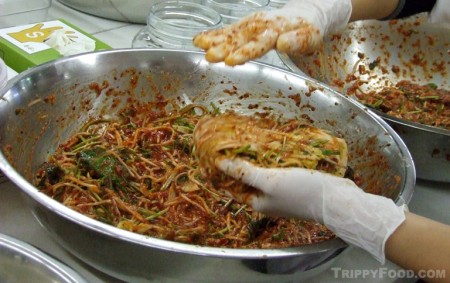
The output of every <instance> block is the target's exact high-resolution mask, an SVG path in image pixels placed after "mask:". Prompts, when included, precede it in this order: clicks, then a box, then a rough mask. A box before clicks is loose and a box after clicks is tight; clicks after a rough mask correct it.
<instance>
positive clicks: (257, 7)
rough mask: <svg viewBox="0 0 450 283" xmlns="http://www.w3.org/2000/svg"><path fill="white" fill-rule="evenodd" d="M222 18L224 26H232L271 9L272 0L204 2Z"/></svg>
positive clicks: (219, 0)
mask: <svg viewBox="0 0 450 283" xmlns="http://www.w3.org/2000/svg"><path fill="white" fill-rule="evenodd" d="M203 1H204V4H205V5H207V6H208V7H211V8H213V9H214V10H216V11H217V12H218V13H219V14H220V15H221V16H222V22H223V23H224V24H232V23H234V22H236V21H238V20H240V19H241V18H243V17H245V16H248V15H249V14H251V13H254V12H261V11H266V10H269V9H271V8H270V6H269V3H270V0H203Z"/></svg>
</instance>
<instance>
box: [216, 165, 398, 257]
mask: <svg viewBox="0 0 450 283" xmlns="http://www.w3.org/2000/svg"><path fill="white" fill-rule="evenodd" d="M217 166H218V168H219V169H220V170H221V171H223V172H224V173H226V174H228V175H230V176H232V177H233V178H235V179H239V180H241V181H242V182H244V183H245V184H247V185H250V186H252V187H254V188H256V189H258V190H259V191H260V193H259V194H253V195H251V196H248V195H246V196H238V195H235V197H236V198H238V199H241V200H245V201H246V202H247V203H248V204H249V205H251V206H252V207H253V209H254V210H255V211H259V212H263V213H265V214H268V215H274V216H286V217H296V218H303V219H311V220H315V221H317V222H321V223H323V224H325V226H327V227H328V228H329V229H330V230H331V231H333V232H334V233H335V234H336V235H337V236H338V237H339V238H341V239H342V240H344V241H345V242H347V243H349V244H353V245H355V246H358V247H360V248H362V249H364V250H366V251H368V252H369V253H371V254H372V255H373V256H374V257H375V258H376V259H377V260H378V261H380V262H381V263H384V260H385V254H384V245H385V243H386V240H387V239H388V238H389V236H390V235H391V234H392V233H393V232H394V231H395V230H396V229H397V227H398V226H399V225H400V224H401V223H402V222H403V221H404V220H405V213H404V208H403V207H398V206H397V205H396V204H395V203H394V202H393V201H392V200H391V199H388V198H385V197H382V196H377V195H373V194H369V193H365V192H364V191H363V190H361V189H360V188H359V187H358V186H356V185H355V183H354V182H353V181H351V180H349V179H345V178H340V177H337V176H334V175H331V174H327V173H322V172H319V171H316V170H309V169H302V168H283V169H278V168H261V167H256V166H254V165H252V164H251V163H249V162H247V161H244V160H242V159H238V158H236V159H232V160H230V159H225V160H222V161H219V162H218V164H217ZM232 194H233V193H232Z"/></svg>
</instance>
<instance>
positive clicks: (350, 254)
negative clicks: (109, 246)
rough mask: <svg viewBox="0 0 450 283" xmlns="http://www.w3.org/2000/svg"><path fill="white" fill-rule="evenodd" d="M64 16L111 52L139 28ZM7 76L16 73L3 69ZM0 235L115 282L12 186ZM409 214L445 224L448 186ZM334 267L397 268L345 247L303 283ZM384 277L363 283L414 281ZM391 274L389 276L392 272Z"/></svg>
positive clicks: (434, 187) (2, 207)
mask: <svg viewBox="0 0 450 283" xmlns="http://www.w3.org/2000/svg"><path fill="white" fill-rule="evenodd" d="M59 18H63V19H65V20H68V21H69V22H71V23H73V24H75V25H76V26H78V27H80V28H81V29H83V30H84V31H86V32H88V33H90V34H92V35H94V36H95V37H97V38H98V39H100V40H102V41H104V42H105V43H107V44H109V45H110V46H112V47H113V48H129V47H131V41H132V39H133V37H134V35H135V34H136V33H137V32H138V31H139V30H140V29H141V28H142V25H138V24H129V23H124V22H118V21H112V20H107V19H102V18H98V17H95V16H91V15H87V14H84V13H81V12H78V11H75V10H73V9H71V8H68V7H66V6H64V5H62V4H60V3H59V2H57V1H56V0H54V2H53V4H52V6H51V8H50V10H49V14H48V19H49V20H51V19H59ZM263 61H264V62H266V63H270V64H273V65H276V66H279V67H284V66H283V64H282V62H281V61H280V60H279V58H277V56H276V55H275V54H274V53H273V54H271V55H269V56H266V57H265V59H264V60H263ZM8 75H9V76H10V77H11V76H14V75H15V72H14V71H12V70H8ZM0 199H1V200H2V201H1V204H0V233H2V234H6V235H9V236H12V237H15V238H18V239H20V240H23V241H25V242H28V243H30V244H32V245H34V246H36V247H37V248H39V249H41V250H43V251H45V252H47V253H48V254H50V255H52V256H54V257H55V258H57V259H59V260H61V261H62V262H64V263H66V264H67V265H69V266H71V267H72V268H73V269H75V270H76V271H78V272H79V273H80V274H81V275H82V276H84V277H85V278H86V279H87V280H88V281H89V282H120V280H117V279H114V278H112V277H110V276H108V275H106V274H103V273H101V272H100V271H97V270H95V269H93V268H92V267H90V266H88V265H86V264H85V263H83V262H82V261H80V260H79V259H77V258H75V257H74V256H72V255H71V254H69V253H68V252H67V251H66V250H64V248H62V247H61V246H59V245H58V244H57V243H56V242H54V241H53V240H52V238H51V237H50V236H49V234H47V232H46V231H45V230H44V229H43V228H42V227H41V226H40V225H39V223H38V222H37V221H36V219H35V218H34V216H33V215H32V214H31V211H30V210H29V208H28V207H27V205H26V203H25V202H24V200H23V199H22V197H21V193H20V189H19V188H17V187H16V186H15V185H14V184H12V183H11V182H5V183H2V184H0ZM409 208H410V210H411V211H412V212H414V213H417V214H419V215H423V216H426V217H429V218H432V219H435V220H437V221H441V222H443V223H447V224H450V184H448V183H433V182H426V181H420V180H419V181H418V182H417V186H416V188H415V192H414V195H413V198H412V200H411V202H410V204H409ZM333 267H335V268H341V269H342V270H380V269H385V270H388V271H389V270H398V269H399V268H398V267H397V266H396V265H395V264H393V263H391V262H389V261H387V262H386V264H385V265H381V264H379V263H378V262H377V261H375V260H374V259H373V258H372V257H371V256H370V255H368V254H367V253H365V252H364V251H362V250H360V249H358V248H353V247H352V248H349V249H347V250H346V251H344V252H343V254H342V255H341V256H340V257H338V259H337V260H336V261H334V262H333V263H332V265H331V266H330V267H329V268H328V269H327V270H325V271H323V272H321V273H320V274H317V275H316V276H315V277H314V279H313V280H311V279H309V280H308V282H342V281H347V280H345V279H343V278H339V276H335V270H336V269H333ZM384 274H385V276H383V277H378V276H376V277H373V276H372V277H370V278H365V282H414V281H415V280H414V279H405V278H395V277H394V278H392V276H389V274H390V273H389V272H385V273H384ZM391 274H393V273H391ZM353 281H354V282H357V281H359V280H356V281H355V280H353Z"/></svg>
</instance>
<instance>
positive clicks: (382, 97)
mask: <svg viewBox="0 0 450 283" xmlns="http://www.w3.org/2000/svg"><path fill="white" fill-rule="evenodd" d="M355 95H356V96H357V97H358V99H359V100H360V101H361V102H362V103H364V104H365V105H367V106H369V107H372V108H375V109H379V110H380V111H382V112H384V113H386V114H389V115H391V116H394V117H397V118H401V119H405V120H408V121H412V122H416V123H420V124H424V125H429V126H434V127H440V128H444V129H447V130H448V129H450V91H448V90H445V89H440V88H437V86H436V85H435V84H433V83H430V84H426V85H419V84H416V83H412V82H410V81H406V80H404V81H400V82H398V83H397V84H396V85H395V86H394V87H385V88H383V89H382V90H380V91H371V92H368V93H364V92H356V93H355Z"/></svg>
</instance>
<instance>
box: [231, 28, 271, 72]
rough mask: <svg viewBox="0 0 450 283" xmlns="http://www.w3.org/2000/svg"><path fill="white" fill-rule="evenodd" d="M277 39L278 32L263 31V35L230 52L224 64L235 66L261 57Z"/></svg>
mask: <svg viewBox="0 0 450 283" xmlns="http://www.w3.org/2000/svg"><path fill="white" fill-rule="evenodd" d="M277 38H278V32H276V31H275V30H271V29H269V30H265V31H264V32H263V33H261V34H259V35H258V36H256V38H255V39H254V40H252V41H250V42H248V43H246V44H244V45H243V46H241V47H240V48H238V49H237V50H236V51H233V52H231V53H230V54H229V55H228V56H227V57H226V58H225V64H227V65H229V66H235V65H240V64H244V63H245V62H247V61H249V60H252V59H255V58H258V57H261V56H263V55H264V54H266V53H267V52H268V51H269V50H271V49H273V48H274V47H275V43H276V41H277Z"/></svg>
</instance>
